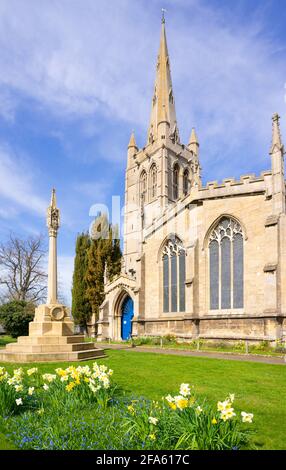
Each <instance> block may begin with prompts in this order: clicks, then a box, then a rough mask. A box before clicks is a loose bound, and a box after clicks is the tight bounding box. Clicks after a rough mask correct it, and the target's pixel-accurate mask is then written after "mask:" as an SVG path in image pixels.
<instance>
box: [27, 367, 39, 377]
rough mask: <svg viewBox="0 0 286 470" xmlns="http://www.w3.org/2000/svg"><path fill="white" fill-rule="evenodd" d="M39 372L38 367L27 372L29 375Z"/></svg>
mask: <svg viewBox="0 0 286 470" xmlns="http://www.w3.org/2000/svg"><path fill="white" fill-rule="evenodd" d="M36 372H38V367H32V369H28V370H27V375H33V374H35V373H36Z"/></svg>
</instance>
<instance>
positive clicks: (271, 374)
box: [0, 350, 286, 449]
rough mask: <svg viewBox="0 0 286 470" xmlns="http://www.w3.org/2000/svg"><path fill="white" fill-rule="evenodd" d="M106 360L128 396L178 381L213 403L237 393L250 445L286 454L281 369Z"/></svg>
mask: <svg viewBox="0 0 286 470" xmlns="http://www.w3.org/2000/svg"><path fill="white" fill-rule="evenodd" d="M107 355H108V357H107V358H106V359H101V360H99V361H98V362H100V363H106V364H107V365H108V366H109V367H111V368H112V369H114V381H115V382H116V383H118V384H119V385H121V386H122V387H123V388H124V389H125V390H127V391H128V393H130V394H131V395H132V394H133V395H137V396H145V397H148V398H154V399H160V398H161V397H162V396H165V395H167V394H168V393H171V394H174V393H177V391H178V386H179V385H180V384H181V383H182V382H186V383H191V384H193V385H194V386H195V389H196V391H197V392H198V393H199V394H200V395H201V396H205V397H207V398H209V399H210V400H212V401H213V402H214V403H216V401H218V400H222V399H224V398H225V397H226V396H227V395H228V394H229V393H235V395H236V400H235V409H236V412H239V413H240V411H247V412H251V413H254V423H253V429H255V431H256V434H255V436H254V441H255V443H256V446H257V448H262V449H286V402H285V395H286V368H285V366H284V365H271V364H260V363H254V362H253V363H252V362H238V361H227V360H222V359H219V360H218V359H208V358H200V357H183V356H168V355H158V354H152V353H136V351H124V350H121V351H120V350H119V351H118V350H117V351H116V350H109V351H107ZM91 362H92V361H89V362H86V363H87V364H89V363H91ZM77 364H78V363H77ZM80 364H81V365H83V364H84V363H80ZM1 365H5V364H0V366H1ZM5 366H6V367H7V369H13V368H15V365H11V364H10V365H5ZM33 366H34V364H33ZM59 366H63V364H61V365H59V364H41V365H40V366H39V367H40V368H41V369H42V371H43V372H47V371H51V370H53V369H55V368H56V367H59ZM64 366H65V367H66V366H67V364H66V363H65V364H64ZM25 367H29V366H27V365H25ZM0 431H1V430H0ZM2 439H4V436H3V434H2ZM3 446H4V447H3ZM7 447H8V445H7V441H6V440H5V439H4V440H1V434H0V449H1V448H2V449H3V448H7Z"/></svg>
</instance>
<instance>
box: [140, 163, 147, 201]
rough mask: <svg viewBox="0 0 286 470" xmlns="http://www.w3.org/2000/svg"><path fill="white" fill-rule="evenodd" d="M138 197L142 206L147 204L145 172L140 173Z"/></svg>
mask: <svg viewBox="0 0 286 470" xmlns="http://www.w3.org/2000/svg"><path fill="white" fill-rule="evenodd" d="M140 196H141V201H142V202H143V204H145V203H146V202H147V173H146V171H145V170H143V171H142V173H141V176H140Z"/></svg>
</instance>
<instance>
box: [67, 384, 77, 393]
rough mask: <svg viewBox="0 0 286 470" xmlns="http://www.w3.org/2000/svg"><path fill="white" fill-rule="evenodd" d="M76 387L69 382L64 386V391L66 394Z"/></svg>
mask: <svg viewBox="0 0 286 470" xmlns="http://www.w3.org/2000/svg"><path fill="white" fill-rule="evenodd" d="M75 386H76V384H75V382H70V383H69V384H68V385H67V386H66V391H67V392H71V391H72V389H73V388H74V387H75Z"/></svg>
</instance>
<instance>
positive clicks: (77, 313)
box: [72, 233, 92, 328]
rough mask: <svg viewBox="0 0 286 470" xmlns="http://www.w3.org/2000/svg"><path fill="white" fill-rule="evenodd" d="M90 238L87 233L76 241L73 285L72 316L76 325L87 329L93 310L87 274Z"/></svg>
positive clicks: (82, 234) (79, 236)
mask: <svg viewBox="0 0 286 470" xmlns="http://www.w3.org/2000/svg"><path fill="white" fill-rule="evenodd" d="M89 247H90V238H89V235H88V234H86V233H81V234H80V235H78V237H77V240H76V250H75V251H76V254H75V261H74V273H73V285H72V314H73V318H74V320H75V323H76V324H78V325H80V326H82V327H84V328H86V327H87V323H88V322H89V320H90V318H91V315H92V309H91V305H90V302H89V299H88V297H87V281H86V272H87V265H88V250H89Z"/></svg>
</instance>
